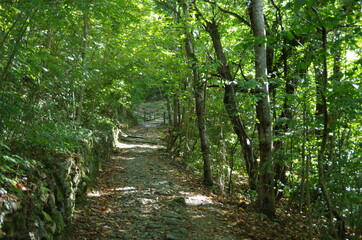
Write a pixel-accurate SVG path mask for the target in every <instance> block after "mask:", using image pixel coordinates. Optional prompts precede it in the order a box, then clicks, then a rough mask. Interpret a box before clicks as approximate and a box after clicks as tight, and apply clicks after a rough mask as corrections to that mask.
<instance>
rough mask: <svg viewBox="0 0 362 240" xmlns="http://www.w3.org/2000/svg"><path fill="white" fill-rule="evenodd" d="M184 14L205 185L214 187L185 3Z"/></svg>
mask: <svg viewBox="0 0 362 240" xmlns="http://www.w3.org/2000/svg"><path fill="white" fill-rule="evenodd" d="M183 7H184V13H185V16H186V21H185V24H186V26H185V34H186V38H185V49H186V55H187V58H188V59H189V65H190V67H191V69H192V74H193V85H194V94H195V105H196V115H197V125H198V129H199V136H200V142H201V152H202V157H203V160H204V184H205V185H207V186H212V185H213V179H212V175H211V161H210V146H209V143H208V140H207V136H206V125H205V106H204V103H203V102H204V99H203V96H204V91H205V87H204V83H203V82H202V81H201V79H200V74H199V70H198V66H197V63H198V59H197V57H196V55H195V51H194V46H193V39H192V33H191V32H190V30H189V29H188V26H187V24H188V22H187V16H188V12H189V11H188V5H187V3H184V5H183Z"/></svg>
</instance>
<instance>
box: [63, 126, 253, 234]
mask: <svg viewBox="0 0 362 240" xmlns="http://www.w3.org/2000/svg"><path fill="white" fill-rule="evenodd" d="M158 132H159V129H158V127H157V126H155V125H153V126H152V125H149V126H143V127H136V128H133V129H131V130H130V131H129V132H127V134H128V135H124V136H123V137H122V138H121V140H122V141H120V142H119V143H118V146H117V153H116V154H115V155H114V157H113V158H112V159H111V160H109V161H107V162H105V163H104V165H103V167H102V171H101V172H100V175H99V177H98V180H97V183H96V184H95V186H94V188H93V190H92V191H91V192H90V193H89V194H88V196H87V202H86V204H85V205H83V206H81V207H79V208H78V209H77V210H76V214H75V222H74V227H73V228H74V229H73V233H72V235H71V237H70V238H69V239H71V240H83V239H160V240H167V239H169V240H171V239H174V240H178V239H179V240H181V239H182V240H187V239H190V240H203V239H205V240H206V239H207V240H211V239H215V240H216V239H220V240H232V239H249V238H243V237H241V236H240V231H239V230H238V227H237V222H236V216H235V215H234V214H232V212H233V211H231V210H230V209H229V206H228V205H224V204H222V203H220V202H218V201H217V200H216V198H215V197H214V196H213V195H212V194H211V193H210V192H209V191H208V190H207V189H206V188H204V187H203V186H202V185H200V184H195V182H194V181H195V180H194V179H190V176H189V175H187V174H184V171H183V169H182V168H180V167H177V165H176V164H174V163H173V162H172V160H171V158H170V157H169V156H168V154H167V153H166V150H165V149H164V147H163V146H162V141H161V139H160V137H159V136H158V135H157V134H158Z"/></svg>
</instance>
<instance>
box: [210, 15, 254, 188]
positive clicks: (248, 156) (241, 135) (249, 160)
mask: <svg viewBox="0 0 362 240" xmlns="http://www.w3.org/2000/svg"><path fill="white" fill-rule="evenodd" d="M205 30H206V31H207V32H208V33H209V35H210V37H211V39H212V43H213V47H214V50H215V53H216V56H217V60H218V62H219V63H220V66H219V67H218V68H217V71H218V73H219V75H220V76H221V77H222V78H223V79H224V89H225V90H224V105H225V109H226V112H227V114H228V117H229V119H230V121H231V123H232V126H233V129H234V132H235V133H236V135H237V136H238V140H239V142H240V145H241V146H242V150H243V156H244V159H245V164H246V170H247V172H248V176H249V184H250V188H251V189H254V190H255V189H256V168H257V167H256V161H255V158H254V152H253V146H252V141H251V139H250V138H249V136H248V134H247V133H246V130H245V126H244V124H243V123H242V121H241V119H240V117H239V114H238V112H239V109H238V107H237V102H236V99H235V88H234V86H233V83H232V82H233V80H234V79H233V77H232V74H231V70H230V67H229V65H228V63H227V59H226V56H225V53H224V49H223V46H222V42H221V37H220V33H219V27H218V24H217V23H216V22H215V21H214V20H213V21H211V22H207V24H206V27H205Z"/></svg>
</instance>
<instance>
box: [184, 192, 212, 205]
mask: <svg viewBox="0 0 362 240" xmlns="http://www.w3.org/2000/svg"><path fill="white" fill-rule="evenodd" d="M181 194H183V195H184V196H185V202H186V205H188V206H199V205H209V204H214V203H213V201H212V199H211V198H209V197H207V196H204V195H199V194H196V195H195V194H194V193H190V192H181Z"/></svg>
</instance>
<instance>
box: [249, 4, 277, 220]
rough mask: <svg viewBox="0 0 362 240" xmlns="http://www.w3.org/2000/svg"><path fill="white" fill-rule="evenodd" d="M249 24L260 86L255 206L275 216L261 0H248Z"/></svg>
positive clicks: (271, 145)
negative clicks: (257, 172) (249, 0)
mask: <svg viewBox="0 0 362 240" xmlns="http://www.w3.org/2000/svg"><path fill="white" fill-rule="evenodd" d="M250 7H251V9H250V10H251V16H252V17H251V23H252V24H251V25H252V30H253V33H254V37H255V45H254V50H255V75H256V78H257V79H258V81H259V83H260V85H261V92H262V95H261V96H260V100H258V102H257V104H256V115H257V119H258V122H259V123H258V132H259V150H260V168H259V174H260V175H259V182H258V199H257V205H258V209H259V210H260V212H262V213H264V214H265V215H267V216H268V217H274V216H275V196H274V172H273V170H274V168H273V166H274V164H273V153H272V151H273V142H272V124H271V113H270V99H269V86H268V80H267V51H266V31H265V23H264V10H263V0H252V1H251V6H250Z"/></svg>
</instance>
